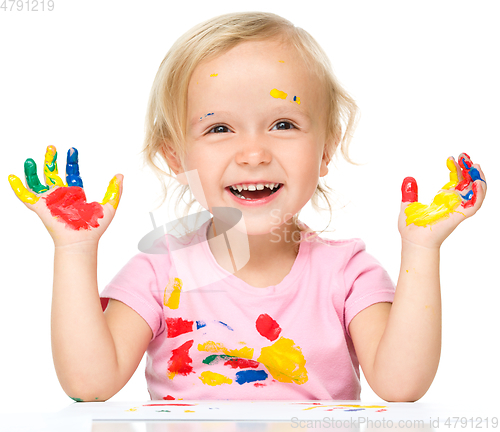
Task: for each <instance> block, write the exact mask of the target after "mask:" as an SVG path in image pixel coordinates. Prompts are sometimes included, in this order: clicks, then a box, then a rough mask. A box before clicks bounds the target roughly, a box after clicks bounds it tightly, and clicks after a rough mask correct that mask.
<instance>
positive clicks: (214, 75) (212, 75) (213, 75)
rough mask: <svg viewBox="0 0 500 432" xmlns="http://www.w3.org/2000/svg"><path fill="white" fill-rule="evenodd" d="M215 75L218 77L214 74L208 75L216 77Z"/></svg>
mask: <svg viewBox="0 0 500 432" xmlns="http://www.w3.org/2000/svg"><path fill="white" fill-rule="evenodd" d="M217 75H219V74H215V73H214V74H210V76H211V77H216V76H217Z"/></svg>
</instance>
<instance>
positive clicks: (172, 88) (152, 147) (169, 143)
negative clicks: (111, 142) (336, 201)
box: [143, 12, 357, 237]
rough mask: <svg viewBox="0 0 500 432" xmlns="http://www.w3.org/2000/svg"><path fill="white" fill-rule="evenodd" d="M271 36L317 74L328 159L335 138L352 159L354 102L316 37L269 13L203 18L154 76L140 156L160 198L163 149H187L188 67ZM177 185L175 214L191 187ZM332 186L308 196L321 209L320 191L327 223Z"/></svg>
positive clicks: (177, 151) (182, 153) (178, 152)
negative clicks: (321, 90)
mask: <svg viewBox="0 0 500 432" xmlns="http://www.w3.org/2000/svg"><path fill="white" fill-rule="evenodd" d="M270 39H277V40H280V41H281V42H282V43H284V44H288V45H289V46H290V47H292V48H294V49H295V50H296V51H297V52H298V53H299V54H300V55H301V58H302V59H303V60H304V62H305V64H306V66H307V67H308V68H309V69H310V70H311V71H312V72H314V73H315V74H316V75H317V76H318V78H319V79H320V80H321V82H322V83H323V85H324V86H325V90H326V92H325V93H326V95H327V98H328V102H329V103H328V113H327V121H326V128H327V130H326V140H325V142H326V147H325V151H326V152H327V154H328V158H329V159H331V158H332V156H333V155H334V153H335V151H336V149H337V146H338V145H339V144H340V150H341V153H342V155H343V156H344V158H345V159H346V160H347V161H348V162H350V163H354V162H353V161H352V160H351V159H350V158H349V155H348V147H349V143H350V141H351V138H352V133H353V131H354V128H355V125H356V121H357V106H356V103H355V102H354V100H353V99H352V98H351V97H350V96H349V94H348V93H347V92H346V91H345V90H344V89H343V88H342V86H341V85H340V84H339V82H338V81H337V79H336V77H335V76H334V74H333V72H332V68H331V65H330V61H329V59H328V57H327V55H326V54H325V52H324V51H323V49H322V48H321V47H320V45H319V44H318V43H317V42H316V40H314V38H313V37H312V36H311V35H310V34H309V33H307V32H306V31H305V30H303V29H301V28H300V27H296V26H294V25H293V24H292V23H291V22H290V21H288V20H286V19H285V18H282V17H280V16H278V15H275V14H273V13H266V12H238V13H229V14H225V15H220V16H217V17H214V18H212V19H209V20H207V21H205V22H202V23H201V24H198V25H196V26H195V27H193V28H192V29H190V30H188V31H187V32H186V33H185V34H184V35H182V36H181V37H180V38H179V39H177V41H176V42H175V43H174V44H173V46H172V47H171V48H170V50H169V51H168V53H167V55H166V56H165V58H164V59H163V61H162V63H161V65H160V67H159V69H158V72H157V74H156V77H155V80H154V82H153V86H152V88H151V93H150V96H149V103H148V109H147V114H146V124H145V139H144V148H143V153H144V157H145V162H146V163H147V164H148V165H149V166H150V167H151V168H152V169H153V171H154V172H155V174H156V175H157V176H158V178H159V179H160V182H161V185H162V190H163V199H162V202H164V201H165V199H166V197H167V191H168V188H169V186H170V184H169V185H166V184H165V176H167V177H170V179H171V180H174V181H175V177H174V176H173V175H172V169H171V168H170V166H168V162H167V160H166V159H165V156H164V154H163V151H165V152H168V153H170V154H172V155H174V156H177V158H178V159H179V160H180V161H184V157H185V155H186V146H185V136H186V129H187V96H188V95H187V93H188V85H189V81H190V79H191V76H192V74H193V71H194V70H195V68H196V67H197V66H198V65H199V64H200V63H201V62H202V61H204V60H209V59H213V58H215V57H218V56H220V55H222V54H224V53H226V52H227V51H229V50H230V49H231V48H234V47H235V46H236V45H238V44H239V43H242V42H246V41H262V40H270ZM164 163H166V164H167V167H168V170H169V173H167V172H166V171H165V170H164V169H162V167H161V166H162V165H163V164H164ZM175 182H176V181H175ZM179 187H182V190H181V194H180V196H179V197H178V199H177V202H176V204H175V212H176V216H178V214H177V209H178V206H179V204H180V201H181V199H182V198H183V197H184V195H185V193H186V192H187V191H188V190H189V191H190V188H189V186H187V185H182V184H180V183H178V184H177V188H179ZM177 188H176V189H177ZM331 191H332V189H331V188H330V187H329V186H327V185H326V183H325V184H323V185H322V184H320V182H318V185H317V187H316V190H315V192H314V194H313V196H312V198H311V203H312V206H313V208H314V209H315V210H316V211H320V210H326V208H322V207H320V206H319V204H318V201H319V200H318V199H319V196H320V195H322V196H323V198H324V199H325V201H326V203H327V205H328V209H329V212H330V221H329V222H328V225H327V227H328V226H329V225H330V222H331V216H332V206H331V203H330V201H329V199H328V193H329V192H331ZM190 195H191V200H190V202H189V203H186V204H187V206H186V208H185V210H184V214H183V216H187V215H188V213H189V209H190V208H191V206H192V205H193V204H194V203H195V202H196V199H195V198H194V197H193V195H192V193H191V191H190ZM299 213H300V212H299ZM299 213H297V215H295V216H294V217H293V222H294V223H295V226H299V225H298V224H297V221H298V215H299ZM299 229H300V227H299ZM308 231H310V232H313V233H315V235H314V236H317V235H319V233H317V232H316V231H314V230H308ZM321 232H324V230H323V231H321ZM314 236H313V237H314Z"/></svg>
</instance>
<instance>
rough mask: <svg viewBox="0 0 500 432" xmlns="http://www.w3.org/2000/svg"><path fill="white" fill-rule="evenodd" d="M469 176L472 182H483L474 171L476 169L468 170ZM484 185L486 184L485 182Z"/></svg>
mask: <svg viewBox="0 0 500 432" xmlns="http://www.w3.org/2000/svg"><path fill="white" fill-rule="evenodd" d="M469 175H470V178H471V180H472V181H476V180H481V181H483V182H485V181H484V180H483V179H482V178H481V174H479V171H478V170H477V169H476V168H471V169H470V170H469ZM485 183H486V182H485Z"/></svg>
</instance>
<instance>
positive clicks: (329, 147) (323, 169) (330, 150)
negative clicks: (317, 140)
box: [319, 137, 339, 177]
mask: <svg viewBox="0 0 500 432" xmlns="http://www.w3.org/2000/svg"><path fill="white" fill-rule="evenodd" d="M338 145H339V140H338V138H337V137H335V138H334V139H332V140H330V141H326V142H325V145H324V147H323V157H322V159H321V166H320V170H319V176H320V177H324V176H326V175H327V174H328V165H329V164H330V161H331V160H332V157H333V155H334V154H335V150H337V146H338Z"/></svg>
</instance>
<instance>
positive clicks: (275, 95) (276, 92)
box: [271, 89, 288, 99]
mask: <svg viewBox="0 0 500 432" xmlns="http://www.w3.org/2000/svg"><path fill="white" fill-rule="evenodd" d="M271 96H272V97H273V98H276V99H286V97H287V96H288V95H287V94H286V93H285V92H284V91H281V90H278V89H272V90H271Z"/></svg>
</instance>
